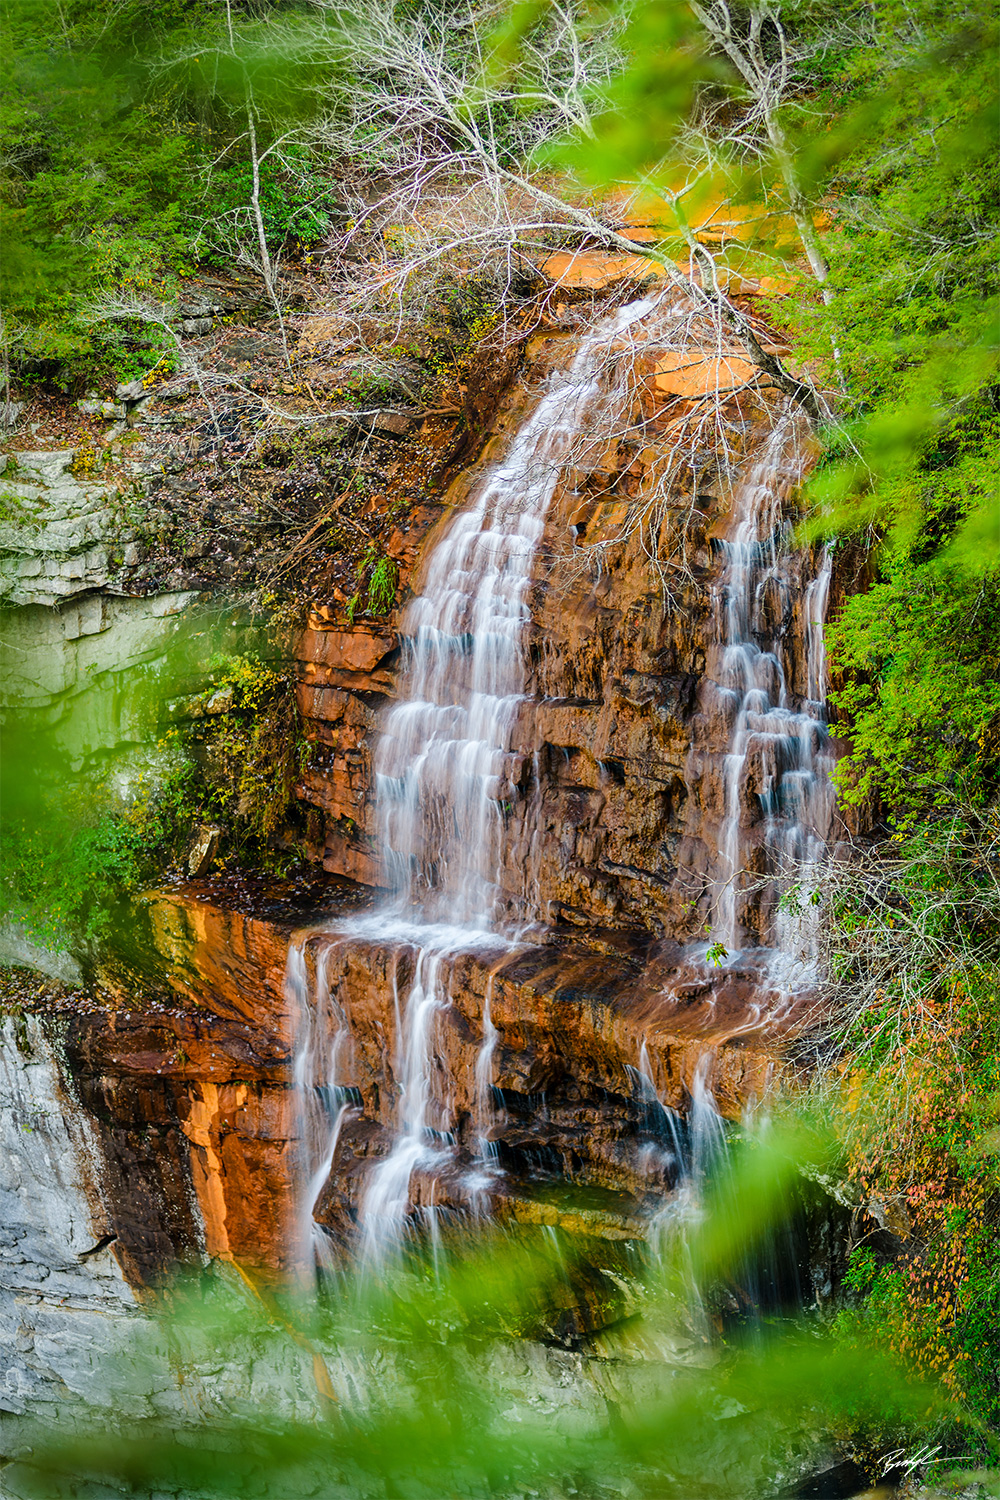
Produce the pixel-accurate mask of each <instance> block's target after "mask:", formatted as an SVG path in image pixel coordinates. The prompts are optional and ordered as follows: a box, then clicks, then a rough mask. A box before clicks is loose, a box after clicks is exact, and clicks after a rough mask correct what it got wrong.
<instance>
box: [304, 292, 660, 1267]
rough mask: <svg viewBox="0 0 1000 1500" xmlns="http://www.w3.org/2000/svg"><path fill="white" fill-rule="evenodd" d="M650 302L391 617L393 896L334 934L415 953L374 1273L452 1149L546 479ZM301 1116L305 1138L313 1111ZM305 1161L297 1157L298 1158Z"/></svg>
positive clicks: (601, 351)
mask: <svg viewBox="0 0 1000 1500" xmlns="http://www.w3.org/2000/svg"><path fill="white" fill-rule="evenodd" d="M653 305H654V303H653V302H652V301H650V300H643V301H640V302H637V303H634V304H631V305H630V306H628V307H626V308H623V309H620V310H619V311H618V312H617V313H615V315H614V316H613V317H611V318H610V319H608V320H606V321H605V322H603V323H601V324H600V325H598V327H597V328H595V329H594V330H593V331H592V332H591V333H590V334H589V335H588V336H587V337H586V338H585V339H584V340H582V342H581V344H580V346H579V349H578V351H577V354H576V356H575V358H574V359H573V361H572V363H571V365H570V366H569V368H568V370H566V371H564V372H560V373H557V374H555V375H554V376H553V377H552V378H551V379H550V381H549V384H548V388H547V389H546V390H545V392H544V393H543V395H542V397H541V399H540V400H539V401H538V403H537V405H536V406H535V408H534V410H533V411H532V412H531V413H530V415H529V416H528V418H527V420H526V421H525V422H524V424H523V425H522V427H521V428H520V430H519V432H518V433H517V436H516V438H515V439H514V442H513V444H512V445H511V448H510V450H509V452H508V453H507V455H506V456H505V458H504V459H503V460H502V461H501V462H500V463H498V464H496V465H494V466H492V467H491V468H489V469H488V470H487V472H486V473H485V475H484V476H483V477H482V479H481V481H480V483H479V485H478V487H477V489H476V490H475V492H474V494H473V497H472V502H471V504H470V505H469V507H468V508H467V509H466V510H465V511H464V512H463V513H462V514H461V515H460V516H458V517H457V518H456V520H455V521H454V522H453V523H452V525H451V526H450V528H449V529H448V531H447V533H446V534H445V536H444V538H443V540H442V541H441V542H440V543H439V544H438V546H437V547H436V548H435V549H434V550H433V552H432V553H431V556H430V558H429V560H428V563H427V567H426V571H425V577H424V580H423V586H422V589H421V591H420V592H419V594H418V595H417V596H416V597H415V598H414V599H413V600H412V601H411V602H410V604H409V605H408V606H407V608H406V610H405V612H404V615H403V618H402V621H401V636H402V641H403V649H404V668H403V671H402V673H401V677H400V683H399V701H398V704H397V706H396V707H395V708H393V709H392V711H391V712H390V713H389V714H388V716H387V718H386V720H385V723H384V725H383V732H382V735H381V739H380V741H379V745H378V751H377V755H376V787H377V799H378V824H379V832H380V842H381V848H382V856H383V859H384V861H385V868H386V872H387V884H388V885H389V887H390V889H391V892H392V896H391V900H390V903H389V905H388V906H387V908H386V909H385V910H384V911H383V912H382V913H380V914H378V915H377V916H375V917H372V918H368V919H364V920H363V921H362V922H359V923H355V924H353V926H352V927H351V931H352V932H354V933H356V934H357V933H360V932H362V931H365V932H366V933H367V934H368V935H373V934H375V933H380V934H381V935H383V936H385V937H395V938H397V939H399V940H401V941H403V942H406V943H408V944H410V945H411V948H412V950H413V951H414V952H415V967H414V973H413V978H412V981H411V982H410V985H409V990H408V993H407V996H406V998H405V1001H404V1002H403V1004H402V1007H401V1009H400V1007H399V1006H398V1005H397V1027H396V1036H397V1055H396V1059H395V1068H394V1071H395V1078H396V1082H397V1085H398V1087H399V1089H400V1099H399V1107H398V1129H397V1135H396V1140H395V1144H394V1146H393V1149H392V1151H391V1152H390V1154H389V1156H388V1157H387V1158H386V1159H385V1160H383V1161H382V1162H380V1163H379V1164H378V1165H377V1166H376V1167H375V1169H374V1170H373V1171H372V1172H371V1175H370V1179H369V1184H368V1188H367V1192H366V1194H365V1198H364V1202H363V1206H362V1214H361V1217H362V1229H363V1246H364V1250H365V1253H366V1255H367V1257H368V1258H369V1260H371V1261H374V1262H379V1261H380V1260H381V1259H382V1258H383V1257H384V1255H385V1253H386V1251H387V1250H388V1249H390V1248H391V1247H392V1246H393V1245H395V1244H396V1243H398V1242H399V1240H400V1238H401V1236H402V1235H403V1233H404V1232H405V1229H406V1226H407V1222H408V1220H409V1218H410V1216H411V1213H412V1212H413V1209H414V1206H415V1205H414V1203H413V1191H412V1188H413V1182H414V1178H415V1175H416V1176H418V1177H420V1178H421V1179H423V1180H424V1181H428V1180H429V1182H430V1184H431V1186H430V1188H429V1189H428V1190H426V1191H425V1190H424V1189H423V1188H422V1189H421V1195H420V1196H421V1204H420V1205H419V1206H420V1207H421V1208H422V1209H423V1210H424V1211H425V1217H426V1211H427V1210H428V1209H429V1210H430V1218H431V1220H433V1226H432V1227H436V1222H437V1210H436V1207H435V1205H434V1202H433V1199H434V1188H433V1183H434V1181H435V1179H436V1176H437V1174H438V1173H439V1172H441V1171H445V1170H446V1169H447V1168H448V1166H449V1164H450V1163H451V1161H452V1160H453V1158H454V1154H455V1153H454V1139H453V1136H452V1134H451V1120H450V1110H449V1106H448V1101H447V1099H442V1098H438V1097H435V1091H434V1056H435V1025H436V1022H437V1020H438V1018H439V1016H440V1014H441V1012H442V1011H444V1010H445V1009H446V1008H447V1007H448V1004H449V998H448V985H449V982H450V975H451V972H452V969H453V965H454V961H455V959H456V957H457V955H458V954H460V953H462V952H466V951H468V950H469V948H470V947H482V946H484V945H490V944H491V945H492V946H494V947H495V946H496V944H497V942H498V941H503V940H504V939H503V937H502V935H501V934H498V933H497V932H496V931H495V928H496V927H497V924H498V920H499V918H500V916H501V912H500V905H501V902H500V896H499V884H498V872H499V870H500V868H501V862H502V839H503V814H502V810H501V804H502V802H503V800H504V797H505V794H507V793H508V792H509V791H511V790H512V786H511V781H512V771H513V770H514V767H513V766H512V764H511V762H512V749H511V743H510V741H511V732H512V729H513V726H514V723H515V720H516V717H517V712H518V708H519V706H520V704H521V703H522V702H523V698H524V692H525V683H526V661H525V652H524V640H523V637H524V629H525V626H526V624H527V623H528V621H529V618H530V616H529V610H528V605H527V600H526V595H527V591H528V588H529V585H530V582H531V570H532V562H533V558H534V553H535V548H536V546H537V544H538V541H539V540H540V538H541V535H542V531H543V527H544V520H545V513H546V511H547V509H548V506H549V503H550V501H551V499H552V495H553V493H554V491H555V488H556V484H557V483H558V480H559V476H560V471H561V466H562V464H563V463H564V462H565V461H566V458H567V456H568V454H569V452H570V450H571V447H572V444H573V442H574V440H576V439H577V438H578V436H579V434H580V432H581V430H582V427H583V424H584V422H585V420H586V416H587V412H588V410H589V408H590V407H591V405H592V403H593V402H594V400H595V398H596V397H597V396H598V394H599V392H600V390H601V366H602V363H603V362H604V360H605V359H606V357H607V355H608V352H609V346H610V345H611V343H612V342H613V341H614V339H615V338H617V337H618V335H619V334H620V333H621V332H622V331H623V330H624V329H625V328H626V327H627V326H628V325H629V324H630V323H633V322H635V321H636V320H638V319H640V318H643V317H644V316H645V315H646V314H647V313H648V312H649V311H650V310H651V308H652V307H653ZM522 914H523V913H522ZM342 931H343V932H344V933H345V934H346V932H347V928H346V927H344V928H342ZM289 965H290V966H289V993H290V994H291V995H292V996H293V998H294V999H295V1003H296V1004H298V1006H299V1014H300V1016H302V1024H301V1027H300V1035H299V1045H298V1057H297V1062H296V1082H297V1086H298V1088H299V1094H300V1097H305V1098H306V1099H307V1100H309V1096H310V1093H313V1094H314V1093H315V1091H316V1076H317V1075H316V1071H315V1068H316V1059H317V1056H318V1053H319V1052H321V1051H322V1047H321V1046H320V1045H319V1044H318V1043H317V1042H316V1040H315V1032H316V1029H317V1027H322V1026H323V1024H324V1022H325V1020H326V1017H325V1016H324V1015H323V1014H322V1011H323V1009H324V1006H323V1004H322V1003H321V1002H320V999H319V998H318V999H317V1003H316V1005H314V1006H313V1007H311V1008H310V1007H309V1006H308V1005H307V1004H304V1003H303V1001H302V998H301V995H300V991H301V987H302V983H303V977H302V974H300V970H302V971H303V974H304V961H303V959H302V957H301V955H299V956H295V957H294V958H292V957H290V960H289ZM317 996H318V997H319V989H318V990H317ZM491 1025H492V1023H491V1021H490V1019H489V1017H488V1015H485V1016H484V1018H483V1045H482V1048H481V1051H480V1059H481V1064H482V1077H481V1078H479V1079H477V1085H478V1093H479V1097H480V1101H481V1108H480V1112H481V1114H482V1115H483V1116H484V1118H483V1120H482V1121H481V1127H482V1132H483V1135H484V1137H485V1133H486V1129H487V1124H488V1122H487V1121H486V1119H485V1114H486V1111H487V1107H488V1105H487V1101H488V1099H489V1086H490V1080H489V1078H488V1076H487V1075H488V1070H489V1066H490V1058H491V1055H492V1038H491ZM310 1080H311V1082H310ZM302 1113H303V1116H304V1129H305V1132H306V1134H307V1135H308V1134H309V1132H310V1130H311V1123H310V1122H311V1121H312V1120H313V1118H314V1117H315V1114H316V1106H315V1103H314V1102H312V1101H310V1102H308V1103H307V1104H306V1106H305V1107H304V1109H303V1111H302ZM316 1154H317V1153H316V1151H315V1150H309V1151H308V1155H309V1157H310V1160H312V1159H313V1158H315V1157H316ZM484 1154H486V1148H484ZM324 1162H325V1156H322V1157H320V1158H319V1161H318V1165H317V1166H316V1167H315V1168H314V1172H313V1175H312V1176H310V1177H309V1179H308V1181H309V1186H307V1188H306V1189H305V1191H304V1194H303V1208H302V1213H303V1215H311V1212H312V1207H313V1204H314V1202H315V1193H314V1194H313V1199H312V1201H311V1202H307V1201H306V1200H308V1199H309V1196H310V1193H311V1192H312V1191H313V1186H312V1185H313V1183H314V1181H315V1177H316V1176H317V1175H318V1173H319V1171H320V1170H321V1168H322V1166H323V1164H324ZM482 1179H483V1174H482V1172H479V1173H474V1174H472V1176H471V1178H470V1180H469V1182H468V1184H467V1190H466V1197H467V1201H468V1202H469V1204H470V1206H472V1207H473V1208H475V1207H477V1206H478V1204H479V1202H480V1201H481V1196H482V1186H483V1181H482ZM316 1191H317V1192H318V1189H317V1190H316Z"/></svg>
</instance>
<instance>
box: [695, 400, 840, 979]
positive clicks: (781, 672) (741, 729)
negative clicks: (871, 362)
mask: <svg viewBox="0 0 1000 1500" xmlns="http://www.w3.org/2000/svg"><path fill="white" fill-rule="evenodd" d="M802 436H803V434H802V430H801V426H800V424H799V423H797V422H796V420H795V419H794V418H792V417H790V416H786V417H784V418H782V419H781V420H779V421H778V422H777V423H776V424H775V426H774V428H773V430H772V432H771V434H770V436H769V438H768V441H767V442H766V443H765V445H764V447H763V449H762V451H761V453H760V454H759V456H758V457H757V459H756V461H755V462H754V463H753V464H752V465H751V467H750V469H749V472H748V473H747V475H746V476H745V478H744V479H743V480H742V482H741V483H740V484H739V485H738V486H737V487H736V490H735V493H734V495H733V523H732V527H731V531H730V535H729V537H728V539H727V540H725V541H724V542H723V544H722V546H723V551H724V557H725V566H724V572H723V577H722V581H721V585H720V598H719V601H718V605H717V617H718V620H719V628H720V636H721V641H720V660H719V672H718V688H719V691H720V694H721V695H722V697H723V700H724V701H725V702H727V704H728V706H729V708H730V711H731V713H732V716H733V728H732V733H731V738H730V743H729V749H728V753H727V755H726V757H725V761H724V766H723V818H722V824H721V828H720V833H719V859H718V875H717V880H716V897H715V926H714V929H713V935H714V936H715V938H716V939H717V941H718V942H720V943H721V944H722V946H723V947H724V948H725V949H726V950H727V951H728V952H729V953H732V952H735V951H738V950H739V949H741V948H743V947H744V946H745V945H746V940H747V936H748V933H747V921H746V910H745V908H746V901H745V898H744V895H743V892H742V891H741V877H742V875H743V872H744V870H745V869H746V868H747V865H748V862H749V861H748V858H747V854H748V849H747V840H748V834H751V833H757V832H758V831H759V832H760V835H761V836H760V839H759V842H760V845H761V847H762V849H763V851H764V856H765V862H766V869H765V870H761V869H760V868H759V867H758V869H757V870H756V872H755V873H756V874H757V875H758V876H761V875H765V874H766V875H772V876H775V877H777V879H778V880H779V881H783V882H785V883H786V884H787V883H788V882H789V881H790V880H796V881H798V882H799V883H801V884H802V885H804V886H807V885H808V882H809V878H810V874H811V872H812V870H813V869H814V867H815V865H816V864H817V862H818V861H819V859H820V858H821V857H822V855H823V853H824V851H825V848H826V837H827V834H828V832H829V828H830V822H831V819H832V816H833V800H834V793H833V786H832V782H831V779H830V770H831V768H832V757H831V754H830V751H829V742H828V734H827V729H826V707H825V698H826V693H825V675H826V657H825V651H824V646H823V621H824V618H825V614H826V603H827V597H828V594H829V586H830V573H831V568H832V554H831V550H830V548H829V547H825V548H824V549H823V551H822V553H821V558H820V567H819V570H818V572H817V574H816V576H815V578H813V579H812V580H811V581H810V582H809V583H808V585H807V586H806V588H805V590H804V607H803V613H804V615H805V620H804V634H805V643H806V681H805V683H804V684H803V689H804V691H803V692H802V693H801V694H800V695H799V696H798V697H797V696H796V694H795V692H794V691H793V688H792V685H791V684H790V682H789V670H788V663H787V661H786V644H785V643H786V636H787V633H788V628H789V623H790V620H791V618H792V616H793V609H794V604H793V599H794V593H795V590H796V588H797V587H798V586H799V580H798V578H797V576H796V573H797V570H799V569H801V556H802V554H801V553H799V552H796V551H795V550H794V549H793V548H792V547H791V545H790V542H791V523H790V522H789V520H788V519H787V518H786V516H785V514H784V505H785V501H786V499H787V497H788V494H789V491H790V490H791V489H792V488H793V487H794V485H795V484H796V483H797V482H798V481H799V480H800V479H801V477H802V473H803V471H804V466H805V460H804V454H803V442H802ZM771 926H772V928H773V931H768V928H767V926H766V925H765V930H764V931H763V932H762V934H761V938H762V940H765V941H766V940H767V939H768V938H773V939H776V947H777V952H778V953H779V954H780V955H782V957H783V958H784V959H785V960H791V961H792V962H793V963H794V962H795V961H801V960H808V959H809V958H810V957H811V956H812V955H811V952H810V951H809V950H810V948H811V944H810V942H809V940H808V934H807V932H806V930H805V929H806V928H807V927H808V923H807V922H804V921H802V920H799V921H798V923H796V922H795V921H790V920H788V919H787V913H784V912H782V911H781V910H779V912H778V913H777V916H776V919H775V920H774V921H773V923H772V924H771ZM776 967H780V964H777V965H776ZM785 967H786V968H787V964H786V965H785Z"/></svg>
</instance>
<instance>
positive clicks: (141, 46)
mask: <svg viewBox="0 0 1000 1500" xmlns="http://www.w3.org/2000/svg"><path fill="white" fill-rule="evenodd" d="M271 10H272V7H271V6H270V5H265V6H264V7H262V11H263V14H261V13H258V14H257V15H255V16H252V17H250V16H247V15H245V14H243V13H242V11H241V10H240V9H239V8H237V7H236V6H234V7H233V8H232V31H230V27H229V25H228V24H227V20H226V15H225V13H224V12H223V11H222V10H220V8H219V7H218V6H215V5H213V4H212V3H211V0H194V3H193V4H184V3H181V0H168V3H167V4H164V5H158V6H156V7H149V6H147V5H144V4H142V3H140V0H125V3H124V4H121V5H117V4H110V3H107V0H75V3H73V4H70V5H69V6H66V7H63V8H62V9H61V10H60V24H59V26H58V27H53V25H52V14H51V9H50V7H48V6H46V5H44V4H42V3H41V0H8V4H7V6H6V7H5V16H4V42H5V45H4V48H3V49H2V60H0V83H2V85H3V88H2V92H0V99H2V102H0V129H2V130H3V134H4V137H5V142H6V143H7V147H6V152H5V157H4V162H3V167H2V171H0V207H2V209H3V213H2V224H0V234H2V241H0V252H2V254H0V294H2V299H3V307H4V318H5V338H6V342H7V344H8V345H9V347H10V348H11V350H12V352H13V354H14V357H15V361H16V362H17V363H18V364H19V365H20V366H22V367H24V368H25V369H27V370H29V371H30V370H37V369H41V370H42V371H43V372H44V373H45V374H47V375H48V376H50V377H55V378H57V379H58V380H59V381H60V383H62V384H63V385H64V386H67V385H70V384H74V383H76V384H79V383H80V382H81V381H82V380H83V379H84V378H93V377H94V376H95V375H98V376H100V375H107V376H113V377H114V378H115V379H116V380H121V379H131V378H133V377H134V376H135V375H138V374H141V373H142V372H143V371H144V370H146V369H148V368H149V366H150V365H151V364H154V363H155V362H156V361H157V359H158V358H159V357H160V356H162V355H163V354H164V352H166V351H167V350H168V349H170V348H171V347H172V346H171V344H170V342H169V340H168V339H166V338H165V335H164V333H163V331H162V330H161V329H158V328H157V327H156V326H155V324H152V323H150V322H148V321H144V320H142V319H140V318H135V317H129V316H128V315H127V308H128V304H129V302H134V301H136V300H145V301H148V302H151V303H154V304H156V305H158V306H162V305H163V304H169V303H170V302H171V301H173V300H174V299H175V298H176V293H177V281H178V277H179V276H181V275H183V274H185V273H189V272H191V271H192V270H194V269H195V258H196V256H197V254H198V251H199V247H200V246H201V245H202V244H203V243H205V242H206V241H207V243H209V244H211V243H213V236H212V235H211V234H210V233H209V234H206V233H205V226H206V222H207V221H209V220H212V219H217V220H220V221H221V220H224V219H225V218H226V217H227V215H228V216H229V217H230V218H232V216H233V214H234V213H235V214H236V215H237V216H239V215H240V214H242V217H243V219H244V220H249V213H250V210H249V200H250V192H251V178H252V173H251V166H250V159H249V155H248V146H247V139H246V137H247V128H246V122H247V111H248V109H250V110H251V111H252V114H253V118H254V120H255V122H256V137H257V149H258V157H259V163H260V177H261V208H262V212H263V216H264V222H265V230H266V233H267V235H268V237H269V239H270V241H271V244H272V248H273V249H274V250H278V249H280V248H281V247H282V246H284V245H286V243H288V242H293V243H294V245H296V246H300V247H301V246H305V245H309V244H312V243H314V242H315V240H316V239H317V238H318V237H319V236H320V235H322V234H323V233H324V232H325V230H326V228H327V227H328V225H329V222H330V219H329V188H330V182H329V178H328V176H326V175H324V174H322V173H320V172H318V171H317V170H316V166H315V163H314V162H313V161H312V159H311V158H310V157H309V156H308V154H307V153H306V152H304V151H303V150H302V149H301V148H299V147H297V146H296V145H295V144H294V142H287V143H286V144H285V145H284V146H283V149H282V152H281V154H280V156H279V155H278V154H276V153H275V151H274V150H273V149H272V148H274V147H275V145H276V140H277V138H278V137H279V136H280V135H281V134H282V133H283V132H284V131H286V130H287V127H288V125H289V124H290V123H292V122H296V121H298V120H300V119H301V118H302V117H303V114H304V113H308V111H309V110H310V109H313V110H314V109H315V108H316V96H315V93H314V90H313V87H312V86H313V84H314V83H315V82H316V79H315V77H314V76H313V71H314V70H313V69H312V65H311V63H310V58H309V54H308V37H309V35H311V33H310V32H309V28H308V26H303V25H300V26H298V28H296V27H295V26H294V25H292V24H291V21H292V17H291V16H290V15H286V24H285V26H284V28H283V29H282V30H281V31H280V33H278V32H274V33H271V32H269V30H268V24H267V13H268V12H269V11H271ZM220 162H221V165H219V163H220ZM255 234H256V230H255V229H253V231H252V235H251V238H253V236H255ZM216 238H218V237H216ZM231 238H232V236H231V235H230V236H228V239H227V236H226V235H223V236H222V241H223V242H224V243H228V240H231ZM228 248H229V250H230V252H232V250H233V246H232V244H228ZM109 301H110V303H111V305H112V306H114V307H117V308H118V309H119V310H118V311H117V312H115V313H114V314H113V315H112V316H107V315H102V316H99V317H97V318H95V316H94V315H93V310H94V308H95V305H96V306H98V307H100V306H101V305H102V304H103V305H105V306H106V305H107V304H108V302H109Z"/></svg>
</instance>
